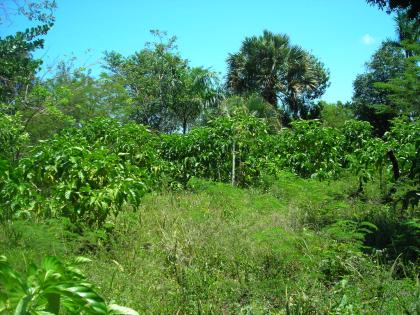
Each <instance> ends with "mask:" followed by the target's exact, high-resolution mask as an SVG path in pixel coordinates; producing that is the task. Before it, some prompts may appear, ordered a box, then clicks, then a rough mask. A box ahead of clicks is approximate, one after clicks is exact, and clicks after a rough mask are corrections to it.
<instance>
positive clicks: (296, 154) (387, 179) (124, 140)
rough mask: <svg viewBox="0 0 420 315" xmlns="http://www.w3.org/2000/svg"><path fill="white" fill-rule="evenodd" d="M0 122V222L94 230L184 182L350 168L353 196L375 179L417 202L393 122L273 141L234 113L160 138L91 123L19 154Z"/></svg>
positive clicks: (409, 147) (254, 121)
mask: <svg viewBox="0 0 420 315" xmlns="http://www.w3.org/2000/svg"><path fill="white" fill-rule="evenodd" d="M7 119H8V118H7V117H2V118H1V120H0V123H1V125H0V126H1V128H0V132H1V134H0V141H1V145H2V146H1V147H2V148H4V149H1V152H0V162H1V163H0V172H1V173H2V174H1V177H0V178H1V179H0V188H1V192H0V204H1V210H0V217H1V219H2V220H7V219H11V218H13V217H28V216H36V217H51V216H64V217H67V218H69V219H70V220H71V221H72V222H80V223H83V224H84V225H88V226H93V227H95V226H96V227H99V226H102V225H103V224H104V223H105V222H106V220H107V219H108V218H110V216H111V217H112V216H116V215H117V214H118V212H119V211H121V209H122V208H123V207H125V206H127V205H130V206H133V207H136V206H138V204H139V202H140V200H141V197H142V196H143V195H144V194H145V193H146V192H148V191H151V190H158V189H162V188H167V187H170V188H180V187H183V186H185V185H186V184H187V182H188V181H189V179H190V178H192V177H199V178H205V179H210V180H215V181H221V182H232V183H233V184H235V185H238V186H245V187H246V186H258V185H260V184H261V178H262V177H263V176H265V175H270V176H276V174H278V173H279V172H282V171H284V170H287V171H291V172H293V173H295V174H297V175H299V176H301V177H304V178H317V179H320V180H328V179H334V178H337V177H338V176H340V174H342V173H343V172H346V171H348V170H350V171H351V172H352V173H354V174H357V175H358V177H359V180H360V187H359V188H360V190H363V185H364V184H365V183H366V182H367V181H369V180H371V179H372V178H374V177H375V176H379V177H378V178H379V180H380V181H381V184H384V186H388V187H392V189H393V190H390V191H389V194H388V195H389V196H391V195H392V194H393V195H392V196H391V197H390V198H391V199H392V200H393V201H394V202H395V203H396V204H397V203H398V202H400V201H401V202H400V204H401V205H402V206H400V207H402V208H404V209H407V208H408V207H410V206H411V207H415V206H416V205H417V204H418V202H419V195H418V193H417V191H418V182H419V180H420V179H419V176H420V175H419V173H420V172H419V167H420V166H419V164H420V163H418V160H419V152H418V147H419V141H420V137H419V136H418V135H419V134H420V124H419V123H418V122H417V121H416V122H409V123H408V122H407V121H402V120H396V121H395V122H394V126H393V128H392V129H391V131H390V132H389V133H388V134H386V135H385V137H384V138H383V139H379V138H374V137H373V136H372V128H371V126H370V125H369V123H367V122H362V121H353V120H352V121H348V122H346V124H345V126H344V127H343V128H342V129H334V128H329V127H323V126H321V125H320V123H319V122H318V121H295V122H293V123H292V124H291V128H290V129H288V128H287V129H286V128H285V129H282V130H281V131H279V132H276V133H274V134H273V133H270V132H269V130H270V129H269V128H268V126H267V124H266V123H265V122H264V121H263V120H261V119H258V118H255V117H252V116H245V115H239V116H235V117H220V118H218V119H216V120H214V121H212V122H210V123H209V124H208V125H207V126H205V127H199V128H196V129H193V130H192V131H191V132H190V133H188V134H187V135H180V134H169V135H168V134H161V135H160V134H156V133H154V132H152V131H150V130H148V129H147V128H146V127H144V126H141V125H138V124H134V123H128V124H123V123H121V122H119V121H117V120H112V119H96V120H92V121H89V122H87V123H86V124H84V125H83V126H82V127H80V128H73V129H68V130H63V131H62V132H61V133H59V134H57V135H55V136H54V137H52V138H51V139H49V140H45V141H42V142H40V143H39V144H37V145H36V146H34V147H32V148H29V149H26V152H25V149H24V143H25V141H24V139H25V137H24V136H22V130H21V129H19V127H16V126H15V125H16V123H15V122H14V121H12V120H10V119H9V120H7ZM7 124H9V125H10V126H9V127H8V126H7ZM13 132H15V133H13ZM10 147H12V148H13V152H10V149H9V151H7V148H10ZM390 153H391V154H392V156H394V157H395V159H396V161H397V164H395V163H394V164H393V163H392V162H393V161H392V159H390V157H389V156H390ZM19 155H24V158H17V157H18V156H19ZM396 167H397V168H398V170H397V171H398V177H396V176H395V172H396V170H395V168H396ZM386 184H387V185H386ZM398 187H402V188H401V189H400V190H398V189H396V188H398Z"/></svg>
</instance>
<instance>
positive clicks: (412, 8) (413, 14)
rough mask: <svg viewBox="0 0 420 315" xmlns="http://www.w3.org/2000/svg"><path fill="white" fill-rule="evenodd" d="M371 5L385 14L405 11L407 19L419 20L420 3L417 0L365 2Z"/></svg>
mask: <svg viewBox="0 0 420 315" xmlns="http://www.w3.org/2000/svg"><path fill="white" fill-rule="evenodd" d="M366 1H367V2H368V3H369V4H371V5H376V6H378V7H379V8H380V9H381V10H383V9H386V12H387V13H388V14H390V13H391V12H395V11H400V10H407V14H408V17H409V18H410V19H413V20H419V18H420V3H419V1H417V0H366Z"/></svg>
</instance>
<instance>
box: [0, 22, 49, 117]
mask: <svg viewBox="0 0 420 315" xmlns="http://www.w3.org/2000/svg"><path fill="white" fill-rule="evenodd" d="M50 27H51V25H42V26H38V27H34V28H30V29H27V30H26V31H24V32H17V33H16V34H15V35H9V36H6V37H5V38H1V37H0V103H3V104H6V105H8V108H7V112H9V113H11V114H14V113H15V112H16V111H17V110H18V109H19V108H18V105H20V106H23V107H24V106H25V102H26V98H27V96H28V93H29V91H30V89H31V87H32V86H33V83H34V81H35V74H36V72H37V71H38V69H39V66H40V65H41V63H42V61H41V60H39V59H34V58H33V57H32V53H33V52H34V51H35V50H37V49H39V48H42V47H43V44H44V41H43V39H40V38H39V37H40V36H42V35H45V34H46V33H47V32H48V30H49V29H50ZM19 97H20V98H21V100H20V101H19V100H17V98H19ZM4 110H5V109H4V108H3V111H4Z"/></svg>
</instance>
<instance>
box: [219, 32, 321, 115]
mask: <svg viewBox="0 0 420 315" xmlns="http://www.w3.org/2000/svg"><path fill="white" fill-rule="evenodd" d="M227 62H228V75H227V87H228V89H229V90H230V91H231V92H233V93H239V94H247V93H254V92H257V93H259V94H260V95H261V96H262V97H263V98H264V99H265V100H266V101H267V102H269V103H270V104H271V105H273V106H274V107H275V108H278V107H279V105H281V106H282V107H283V108H284V109H285V110H286V111H287V112H288V113H290V114H292V115H293V116H295V117H299V116H302V115H303V114H304V113H305V112H307V111H308V108H310V107H311V106H312V105H313V101H314V100H315V99H317V98H319V97H320V96H321V95H322V94H323V93H324V92H325V89H326V88H327V86H328V80H329V74H328V71H327V70H326V69H325V67H324V65H323V64H322V63H321V62H320V61H319V60H318V59H317V58H316V57H315V56H313V55H312V54H310V53H309V52H307V51H305V50H304V49H303V48H301V47H299V46H293V45H291V44H290V40H289V37H288V36H287V35H284V34H274V33H272V32H269V31H267V30H266V31H264V33H263V35H262V36H253V37H247V38H245V40H244V41H243V42H242V46H241V48H240V50H239V52H238V53H234V54H230V55H229V57H228V59H227Z"/></svg>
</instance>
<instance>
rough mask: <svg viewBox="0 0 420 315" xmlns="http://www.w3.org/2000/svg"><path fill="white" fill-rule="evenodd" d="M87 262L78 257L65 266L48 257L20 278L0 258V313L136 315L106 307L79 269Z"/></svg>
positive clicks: (119, 308) (125, 308) (125, 309)
mask: <svg viewBox="0 0 420 315" xmlns="http://www.w3.org/2000/svg"><path fill="white" fill-rule="evenodd" d="M89 261H90V260H89V259H87V258H83V257H78V258H76V259H75V260H74V261H72V262H71V263H67V264H65V263H63V262H61V261H59V260H58V259H57V258H56V257H52V256H47V257H45V258H44V259H43V261H42V263H41V266H40V267H37V266H35V265H34V264H32V265H31V266H30V268H29V270H28V274H27V275H23V274H21V273H19V272H18V271H16V270H14V269H13V268H12V266H11V265H10V263H9V262H8V261H7V259H6V257H5V256H0V313H2V314H3V313H4V312H6V313H13V314H15V315H27V314H39V315H41V314H42V315H46V314H54V315H58V314H63V313H65V314H92V315H93V314H95V315H96V314H104V315H105V314H132V315H135V314H137V312H136V311H134V310H132V309H130V308H127V307H122V306H119V305H116V304H108V303H106V302H105V300H104V299H103V298H102V297H101V296H100V295H99V294H98V293H97V292H96V291H95V289H94V287H93V285H92V284H91V283H89V282H88V281H87V279H86V278H85V276H84V275H83V274H82V272H81V270H80V268H79V267H80V265H81V264H83V263H86V262H89Z"/></svg>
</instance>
